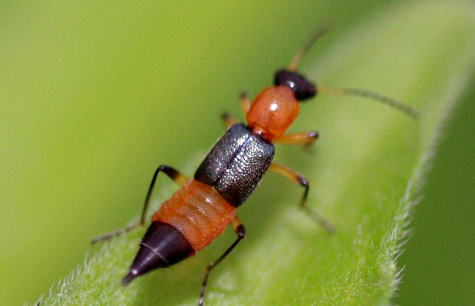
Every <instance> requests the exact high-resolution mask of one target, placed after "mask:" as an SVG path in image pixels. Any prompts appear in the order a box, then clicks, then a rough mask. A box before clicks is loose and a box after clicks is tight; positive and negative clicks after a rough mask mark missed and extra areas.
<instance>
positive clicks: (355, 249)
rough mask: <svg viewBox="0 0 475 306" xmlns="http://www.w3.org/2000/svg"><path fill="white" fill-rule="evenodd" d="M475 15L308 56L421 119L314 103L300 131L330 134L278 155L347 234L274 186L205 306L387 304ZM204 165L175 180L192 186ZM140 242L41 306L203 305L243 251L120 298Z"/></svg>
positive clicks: (286, 188)
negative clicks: (205, 283)
mask: <svg viewBox="0 0 475 306" xmlns="http://www.w3.org/2000/svg"><path fill="white" fill-rule="evenodd" d="M471 9H473V7H472V6H470V5H468V4H466V5H465V4H464V3H459V5H453V3H451V4H446V3H443V2H440V3H434V2H425V3H423V4H417V5H415V4H404V5H396V6H393V7H386V8H385V10H384V11H380V12H379V14H375V15H374V16H372V18H371V19H370V20H366V21H365V22H362V23H361V24H359V25H357V26H355V27H354V29H352V30H351V31H348V32H338V31H336V33H338V37H333V40H332V44H331V46H330V47H329V48H327V49H326V51H325V53H324V54H316V53H315V52H312V53H311V54H310V55H309V57H308V58H307V59H306V60H305V62H304V65H303V67H302V70H303V71H304V72H305V73H306V74H307V75H309V76H311V77H312V78H313V79H315V80H317V82H318V83H321V84H323V85H327V86H335V87H346V86H351V87H360V88H365V89H368V90H374V91H377V92H381V93H385V94H386V95H389V96H392V97H395V98H397V99H399V100H401V101H404V102H406V103H408V104H410V105H412V106H414V107H415V108H417V109H418V110H419V111H420V112H421V118H420V120H419V121H417V122H416V121H414V120H412V119H410V118H408V117H406V116H404V115H403V114H401V113H399V112H396V111H394V110H392V109H390V108H388V107H387V106H385V105H381V104H378V103H376V102H374V101H371V100H364V99H361V98H354V97H337V96H332V97H329V96H323V95H322V96H319V97H317V98H316V99H314V100H312V101H310V102H308V103H306V105H305V106H304V107H303V108H302V112H301V116H300V118H299V119H298V122H297V123H296V125H295V126H294V127H293V128H292V130H294V131H297V130H314V129H316V130H318V131H319V132H320V135H321V138H320V139H319V140H318V142H317V144H316V147H315V149H314V150H313V152H314V154H311V155H309V154H306V153H304V152H301V151H300V150H298V149H297V148H281V147H278V148H277V151H278V153H277V156H276V159H275V160H276V161H278V162H281V163H284V164H286V165H289V166H291V167H293V168H294V169H296V170H298V171H299V172H301V173H302V174H304V176H306V177H307V179H308V180H309V181H310V184H311V189H310V198H309V205H311V206H312V207H313V208H315V209H317V210H318V211H320V212H321V213H322V214H323V215H325V216H326V217H327V218H328V219H329V220H331V221H332V222H333V223H334V225H335V226H336V228H337V232H336V233H335V234H332V235H330V234H328V233H326V232H324V231H323V230H322V229H320V228H318V227H316V225H315V224H314V223H312V221H311V220H310V219H309V218H308V217H307V216H306V215H304V214H303V213H302V212H301V211H299V210H298V209H297V203H298V200H299V198H300V196H301V192H302V190H301V189H299V188H298V187H296V186H294V185H292V184H290V183H289V182H287V181H286V180H285V179H283V178H280V177H277V176H275V175H273V174H269V175H268V176H266V179H265V180H264V182H263V184H262V185H261V186H260V188H259V189H258V190H257V191H256V192H255V194H254V195H253V196H252V197H251V198H250V199H249V200H248V202H247V203H246V204H245V205H244V206H243V207H242V208H240V217H241V219H242V220H243V222H244V224H245V225H246V228H247V237H246V239H245V240H244V241H243V242H242V243H241V244H240V245H239V246H238V247H237V248H236V250H235V251H233V253H231V255H230V256H229V257H228V258H227V259H226V260H225V261H224V262H223V263H222V264H221V265H220V266H219V267H218V268H216V270H214V271H213V273H212V274H211V278H210V283H209V287H208V292H207V305H220V306H222V305H380V304H383V305H384V304H388V303H389V300H390V297H391V295H392V294H393V292H394V290H395V287H396V285H397V280H398V268H397V267H396V257H397V254H398V252H399V251H400V249H399V246H400V243H401V241H402V240H403V239H404V236H405V228H406V226H407V220H408V219H407V216H408V214H409V213H410V209H411V207H412V206H413V205H414V204H415V203H417V201H418V200H419V199H420V198H421V192H420V190H421V187H422V186H423V182H424V177H425V174H426V172H427V171H428V170H429V169H430V161H431V159H432V158H433V156H434V155H435V154H436V149H437V143H438V141H439V140H440V137H441V135H442V134H443V129H444V125H445V124H447V122H448V120H447V118H448V117H449V116H450V112H451V110H452V109H453V107H454V106H455V105H456V102H457V99H458V97H459V96H460V94H461V93H462V92H463V91H464V89H465V88H466V87H467V86H468V85H469V84H467V82H468V75H469V72H470V71H471V69H473V68H474V62H473V59H474V56H473V55H474V54H473V52H472V50H474V46H475V45H474V41H473V38H474V34H475V33H474V28H475V27H474V26H475V22H474V19H473V17H472V16H471V15H470V14H469V12H470V11H471ZM330 35H332V34H330ZM204 154H205V152H198V153H196V154H193V156H192V158H191V160H192V161H191V162H189V163H188V164H187V165H186V166H185V167H178V168H180V169H182V170H183V171H184V172H186V173H192V172H193V169H194V168H195V167H196V166H197V165H198V163H199V161H200V160H201V159H202V158H203V156H204ZM159 185H160V187H159V189H160V192H158V193H159V194H160V195H159V196H158V197H157V198H156V199H154V206H155V208H156V207H158V206H159V203H161V202H162V201H164V200H165V199H166V198H168V197H170V195H171V193H172V192H173V191H174V190H176V187H174V186H173V184H172V183H170V182H167V181H165V180H161V181H159ZM143 232H144V230H139V231H136V232H133V233H131V234H128V235H126V236H122V237H120V238H117V239H114V240H112V241H110V242H108V243H105V245H103V246H100V247H98V249H100V250H97V251H93V253H92V255H90V256H88V257H87V258H86V260H85V263H84V264H83V265H81V266H80V267H79V268H78V269H77V270H76V271H74V272H73V273H72V274H71V275H70V276H69V277H68V278H67V279H65V280H63V281H61V282H60V283H59V284H58V285H57V286H56V287H55V288H53V290H52V293H51V294H50V295H48V296H46V297H45V298H43V299H42V304H41V305H196V303H197V300H198V294H199V290H200V286H201V281H202V278H203V276H204V268H205V267H206V266H207V265H208V264H209V263H210V262H211V261H212V260H213V259H216V258H217V257H218V256H219V255H220V254H221V253H222V252H223V251H224V250H225V249H226V247H227V246H228V245H230V244H231V243H232V241H233V240H234V238H235V237H234V233H232V231H227V232H226V233H225V234H223V235H222V236H221V237H220V238H218V239H217V241H216V242H215V243H213V244H212V245H211V246H210V247H209V248H207V249H206V250H204V251H203V252H201V253H199V254H198V255H197V256H196V257H195V258H193V259H190V260H187V261H185V262H183V263H181V264H179V265H177V266H174V267H171V268H169V269H163V270H158V271H155V272H152V273H150V274H148V275H146V276H144V277H141V278H139V279H137V280H136V281H134V282H133V283H132V284H131V285H129V286H128V287H126V288H124V287H121V286H120V279H121V278H122V277H123V276H124V275H125V273H126V272H127V268H128V266H129V264H130V263H131V260H132V259H133V257H134V253H135V251H136V250H137V244H138V242H139V240H140V237H141V236H142V235H143Z"/></svg>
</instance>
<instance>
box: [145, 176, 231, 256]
mask: <svg viewBox="0 0 475 306" xmlns="http://www.w3.org/2000/svg"><path fill="white" fill-rule="evenodd" d="M235 214H236V208H235V207H233V206H231V205H229V204H228V203H227V202H226V200H225V199H224V198H223V197H222V196H221V195H220V194H219V193H218V192H217V191H216V189H214V188H213V187H211V186H209V185H206V184H204V183H201V182H199V181H196V180H194V179H192V180H190V181H189V182H188V183H186V184H185V185H184V186H183V187H182V188H181V189H180V190H178V191H177V192H176V193H175V194H174V195H173V196H172V198H171V199H169V200H168V201H166V202H165V203H163V205H162V207H161V208H160V209H159V210H158V211H157V213H156V214H155V215H154V216H153V218H152V220H153V221H162V222H165V223H168V224H170V225H173V226H174V227H175V228H176V229H178V231H180V232H181V233H182V234H183V236H184V237H185V238H186V239H187V240H188V242H189V243H190V244H191V246H192V247H193V249H194V250H195V252H198V251H199V250H201V249H202V248H204V247H205V246H207V245H208V244H210V243H211V241H213V240H214V239H215V238H216V237H217V236H218V235H219V234H221V233H222V232H223V230H224V229H225V228H226V226H227V225H229V223H231V221H232V219H233V218H234V216H235Z"/></svg>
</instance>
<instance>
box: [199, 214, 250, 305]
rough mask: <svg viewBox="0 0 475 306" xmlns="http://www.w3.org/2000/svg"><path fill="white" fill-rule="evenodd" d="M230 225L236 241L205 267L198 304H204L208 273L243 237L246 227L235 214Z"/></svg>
mask: <svg viewBox="0 0 475 306" xmlns="http://www.w3.org/2000/svg"><path fill="white" fill-rule="evenodd" d="M231 226H232V227H233V229H234V231H235V232H236V234H237V236H238V238H237V239H236V241H234V243H233V244H231V246H230V247H229V248H228V249H227V250H226V251H225V252H224V253H223V255H221V256H220V257H219V258H218V259H217V260H215V261H213V262H212V263H211V264H210V265H209V266H207V267H206V274H205V278H204V280H203V285H202V287H201V292H200V299H199V301H198V306H203V305H204V300H205V293H206V285H207V284H208V278H209V274H210V273H211V270H213V268H215V267H216V266H217V265H218V264H219V263H220V262H221V261H223V259H225V258H226V256H228V255H229V253H231V251H232V250H233V249H234V248H235V247H236V245H238V243H239V242H240V241H241V240H242V239H244V237H245V236H246V229H245V228H244V225H243V224H242V222H241V220H240V219H239V217H238V216H237V215H236V216H235V217H234V219H233V221H232V222H231Z"/></svg>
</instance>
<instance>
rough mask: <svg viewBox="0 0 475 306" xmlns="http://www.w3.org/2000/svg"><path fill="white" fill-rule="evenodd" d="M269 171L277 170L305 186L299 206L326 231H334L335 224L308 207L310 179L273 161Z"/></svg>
mask: <svg viewBox="0 0 475 306" xmlns="http://www.w3.org/2000/svg"><path fill="white" fill-rule="evenodd" d="M269 171H273V172H277V173H279V174H281V175H283V176H285V177H286V178H288V179H289V180H291V181H292V182H294V183H295V184H299V185H300V186H302V187H303V188H305V191H304V193H303V196H302V199H301V200H300V205H299V207H300V208H302V209H303V210H304V211H305V212H306V213H307V214H308V215H310V217H311V218H312V219H313V220H314V221H315V222H317V224H318V225H320V226H321V227H323V228H324V229H325V230H326V231H328V232H330V233H331V232H333V231H334V230H335V229H334V227H333V225H332V224H331V223H330V222H329V221H328V220H326V219H325V218H323V217H322V216H321V215H320V214H319V213H317V212H316V211H315V210H313V209H312V208H311V207H308V206H307V205H306V203H307V197H308V191H309V188H310V185H309V183H308V181H307V180H306V179H305V178H304V177H303V176H302V175H301V174H299V173H297V172H295V171H294V170H292V169H290V168H289V167H286V166H284V165H280V164H277V163H272V164H271V165H270V167H269Z"/></svg>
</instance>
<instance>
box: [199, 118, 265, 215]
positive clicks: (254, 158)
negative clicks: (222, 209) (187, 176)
mask: <svg viewBox="0 0 475 306" xmlns="http://www.w3.org/2000/svg"><path fill="white" fill-rule="evenodd" d="M273 158H274V145H272V144H271V143H269V142H267V141H266V140H265V139H263V138H262V137H260V136H258V135H255V134H254V133H253V132H252V131H251V130H250V129H249V128H247V127H246V126H245V125H244V124H241V123H238V124H235V125H233V126H232V127H231V128H230V129H229V130H228V131H227V132H226V133H225V134H224V135H223V137H222V138H221V139H220V140H219V141H218V142H217V143H216V144H215V145H214V147H213V148H212V149H211V151H210V152H209V154H208V155H207V156H206V158H205V160H204V161H203V162H202V163H201V165H200V166H199V167H198V170H197V171H196V173H195V179H196V180H197V181H200V182H202V183H205V184H207V185H210V186H213V187H214V188H215V189H216V190H217V191H218V192H219V193H220V194H221V195H222V196H223V198H224V199H225V200H226V201H227V202H228V203H229V204H231V205H233V206H234V207H238V206H239V205H241V204H242V203H243V202H244V201H245V200H246V199H247V198H248V197H249V196H250V195H251V193H252V192H253V191H254V189H256V187H257V185H258V184H259V182H260V181H261V180H262V178H263V176H264V174H265V173H266V171H267V169H269V167H270V164H271V162H272V159H273Z"/></svg>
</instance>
